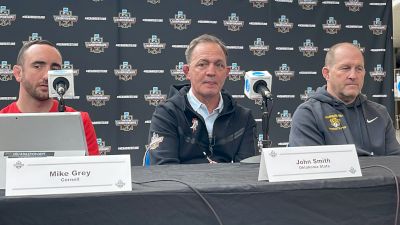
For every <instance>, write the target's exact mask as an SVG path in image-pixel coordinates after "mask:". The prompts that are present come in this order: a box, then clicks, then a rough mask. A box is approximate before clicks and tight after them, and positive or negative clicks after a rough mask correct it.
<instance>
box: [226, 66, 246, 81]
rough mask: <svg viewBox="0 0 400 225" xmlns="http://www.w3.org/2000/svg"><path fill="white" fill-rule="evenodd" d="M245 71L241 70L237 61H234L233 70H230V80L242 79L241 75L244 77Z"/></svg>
mask: <svg viewBox="0 0 400 225" xmlns="http://www.w3.org/2000/svg"><path fill="white" fill-rule="evenodd" d="M245 73H246V71H244V70H241V69H240V66H238V64H237V63H232V65H231V71H229V80H231V81H239V80H241V77H244V74H245Z"/></svg>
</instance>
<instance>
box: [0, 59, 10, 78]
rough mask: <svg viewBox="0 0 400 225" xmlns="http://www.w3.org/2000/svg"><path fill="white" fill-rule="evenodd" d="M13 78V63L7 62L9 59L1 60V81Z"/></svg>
mask: <svg viewBox="0 0 400 225" xmlns="http://www.w3.org/2000/svg"><path fill="white" fill-rule="evenodd" d="M12 78H13V72H12V69H11V64H7V61H1V67H0V81H9V80H12Z"/></svg>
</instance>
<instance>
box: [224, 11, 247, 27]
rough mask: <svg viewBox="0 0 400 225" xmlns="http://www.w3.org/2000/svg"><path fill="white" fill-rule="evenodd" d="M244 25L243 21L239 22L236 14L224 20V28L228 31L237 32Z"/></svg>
mask: <svg viewBox="0 0 400 225" xmlns="http://www.w3.org/2000/svg"><path fill="white" fill-rule="evenodd" d="M243 25H244V22H243V21H240V20H239V17H238V16H236V13H231V15H230V16H229V17H228V20H224V26H226V27H228V30H230V31H239V30H240V28H242V27H243Z"/></svg>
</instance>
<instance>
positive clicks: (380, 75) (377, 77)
mask: <svg viewBox="0 0 400 225" xmlns="http://www.w3.org/2000/svg"><path fill="white" fill-rule="evenodd" d="M369 75H370V76H371V77H372V78H374V81H378V82H382V81H383V79H384V78H385V77H386V72H385V71H384V70H383V67H382V65H381V64H377V65H376V66H375V67H374V71H370V72H369Z"/></svg>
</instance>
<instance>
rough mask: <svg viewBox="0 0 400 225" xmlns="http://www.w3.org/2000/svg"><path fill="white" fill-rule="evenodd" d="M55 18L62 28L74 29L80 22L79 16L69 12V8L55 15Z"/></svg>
mask: <svg viewBox="0 0 400 225" xmlns="http://www.w3.org/2000/svg"><path fill="white" fill-rule="evenodd" d="M53 18H54V21H56V22H58V26H60V27H72V26H74V23H76V22H78V16H74V15H72V11H69V10H68V8H67V7H64V8H63V10H60V11H59V13H58V15H54V16H53Z"/></svg>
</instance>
